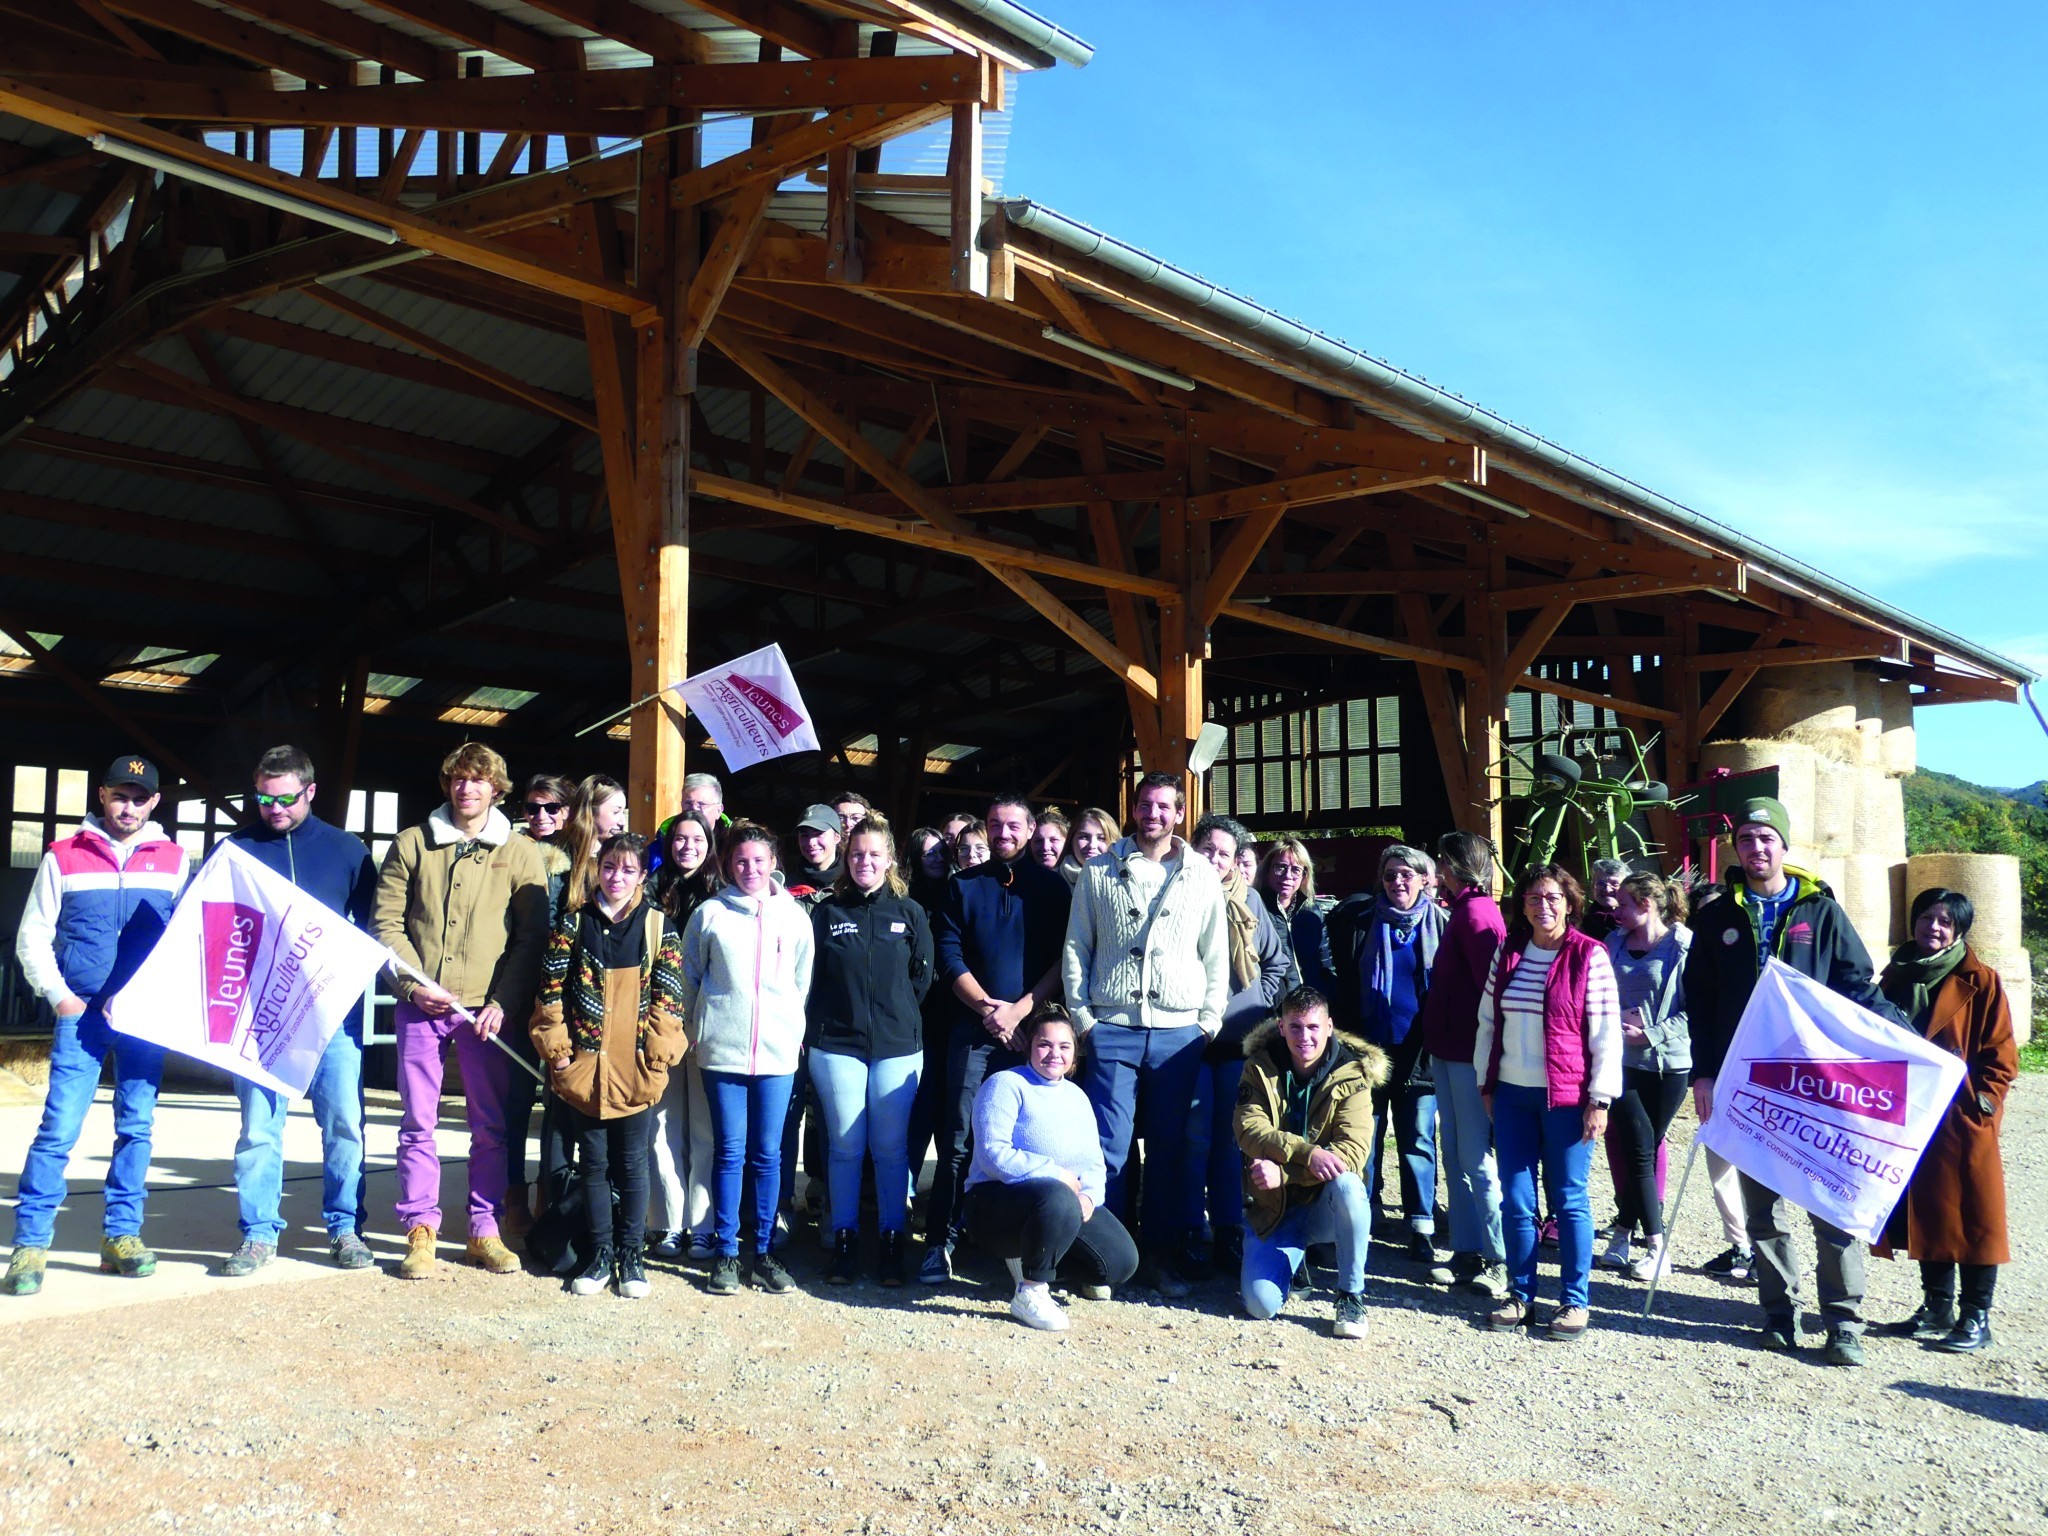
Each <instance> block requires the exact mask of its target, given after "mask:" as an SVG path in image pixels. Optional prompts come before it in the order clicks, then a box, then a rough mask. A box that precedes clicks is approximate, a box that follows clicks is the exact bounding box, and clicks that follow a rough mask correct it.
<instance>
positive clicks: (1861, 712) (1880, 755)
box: [1856, 667, 1884, 768]
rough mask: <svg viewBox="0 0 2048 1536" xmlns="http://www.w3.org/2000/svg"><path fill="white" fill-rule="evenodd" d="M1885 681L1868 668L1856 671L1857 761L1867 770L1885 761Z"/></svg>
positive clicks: (1860, 668) (1859, 668)
mask: <svg viewBox="0 0 2048 1536" xmlns="http://www.w3.org/2000/svg"><path fill="white" fill-rule="evenodd" d="M1883 692H1884V681H1883V679H1882V678H1880V677H1879V676H1878V675H1877V673H1876V672H1874V671H1872V670H1871V669H1870V668H1868V667H1858V668H1856V761H1858V762H1859V763H1861V764H1863V766H1864V767H1866V768H1876V767H1879V766H1881V765H1882V764H1883V762H1884V718H1883V716H1884V703H1883Z"/></svg>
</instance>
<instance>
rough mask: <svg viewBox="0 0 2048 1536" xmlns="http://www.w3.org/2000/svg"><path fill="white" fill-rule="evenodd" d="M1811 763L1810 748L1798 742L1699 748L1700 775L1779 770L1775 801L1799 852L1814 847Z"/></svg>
mask: <svg viewBox="0 0 2048 1536" xmlns="http://www.w3.org/2000/svg"><path fill="white" fill-rule="evenodd" d="M1813 763H1814V757H1813V748H1811V747H1809V746H1807V745H1806V744H1805V743H1804V742H1799V741H1753V740H1747V739H1745V740H1742V741H1710V742H1708V743H1707V744H1706V745H1705V746H1703V747H1701V748H1700V770H1701V772H1702V773H1709V772H1712V771H1713V770H1714V769H1716V768H1726V769H1727V770H1728V771H1729V772H1730V773H1749V772H1751V771H1753V770H1755V769H1758V768H1775V769H1777V770H1778V798H1779V799H1780V800H1782V801H1783V802H1784V804H1785V814H1786V815H1787V816H1789V817H1791V818H1792V846H1793V848H1794V849H1795V850H1800V851H1804V850H1807V849H1810V848H1811V847H1812V846H1813V841H1812V839H1813V826H1814V799H1813V797H1814V771H1813Z"/></svg>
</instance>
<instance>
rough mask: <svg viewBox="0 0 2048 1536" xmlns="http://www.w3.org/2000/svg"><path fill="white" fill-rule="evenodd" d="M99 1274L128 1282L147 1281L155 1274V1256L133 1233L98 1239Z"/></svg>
mask: <svg viewBox="0 0 2048 1536" xmlns="http://www.w3.org/2000/svg"><path fill="white" fill-rule="evenodd" d="M100 1273H101V1274H103V1275H120V1276H122V1277H123V1278H125V1279H129V1280H147V1279H148V1278H149V1277H150V1276H151V1275H153V1274H155V1273H156V1255H155V1254H153V1253H151V1252H150V1251H149V1250H148V1249H147V1248H145V1247H143V1246H142V1239H141V1238H139V1237H137V1236H136V1235H135V1234H134V1233H133V1232H124V1233H122V1234H121V1235H120V1236H119V1237H103V1238H101V1239H100Z"/></svg>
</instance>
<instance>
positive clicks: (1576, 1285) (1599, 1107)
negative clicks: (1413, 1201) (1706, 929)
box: [1472, 864, 1621, 1341]
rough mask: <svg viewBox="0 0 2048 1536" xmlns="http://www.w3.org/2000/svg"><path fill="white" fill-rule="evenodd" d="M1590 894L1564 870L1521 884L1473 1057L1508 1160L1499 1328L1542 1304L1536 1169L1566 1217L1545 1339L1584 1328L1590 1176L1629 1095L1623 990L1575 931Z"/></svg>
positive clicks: (1527, 1317)
mask: <svg viewBox="0 0 2048 1536" xmlns="http://www.w3.org/2000/svg"><path fill="white" fill-rule="evenodd" d="M1584 905H1585V896H1584V894H1583V893H1582V892H1581V890H1580V889H1579V882H1578V881H1577V880H1575V879H1573V878H1572V876H1571V875H1570V874H1569V873H1568V872H1567V871H1566V870H1565V869H1563V868H1562V867H1561V866H1559V865H1556V864H1551V865H1548V866H1544V867H1538V868H1536V869H1532V870H1530V871H1528V872H1527V873H1526V874H1524V875H1523V876H1522V878H1521V879H1520V880H1518V881H1516V882H1515V906H1516V908H1517V909H1518V910H1517V913H1516V918H1515V924H1514V926H1513V927H1512V928H1510V929H1509V930H1508V935H1507V938H1506V940H1505V941H1504V942H1503V943H1502V944H1501V947H1500V953H1499V956H1498V958H1496V959H1495V961H1494V962H1493V967H1492V974H1491V975H1490V976H1489V977H1488V978H1487V982H1486V990H1485V992H1484V993H1482V994H1481V996H1480V999H1479V1029H1478V1033H1477V1037H1476V1039H1475V1040H1474V1042H1473V1047H1472V1065H1473V1068H1474V1070H1475V1071H1476V1072H1477V1073H1478V1074H1479V1082H1480V1096H1481V1098H1482V1100H1483V1101H1484V1102H1485V1104H1486V1106H1487V1112H1488V1113H1489V1114H1491V1115H1492V1116H1493V1139H1494V1147H1495V1150H1496V1153H1497V1155H1498V1157H1499V1159H1500V1178H1501V1210H1502V1215H1503V1218H1504V1220H1503V1222H1502V1229H1503V1231H1502V1235H1503V1236H1504V1237H1505V1238H1506V1239H1507V1256H1508V1283H1509V1286H1510V1289H1509V1292H1508V1296H1507V1299H1506V1300H1505V1301H1503V1302H1502V1303H1501V1304H1500V1305H1499V1306H1498V1307H1496V1308H1495V1309H1494V1310H1493V1311H1492V1312H1491V1313H1489V1314H1488V1315H1487V1319H1486V1323H1487V1326H1488V1327H1489V1328H1493V1329H1496V1330H1499V1331H1502V1332H1505V1331H1507V1330H1509V1329H1513V1328H1519V1327H1521V1326H1522V1325H1523V1324H1525V1323H1531V1322H1533V1321H1534V1318H1535V1303H1536V1173H1537V1170H1538V1168H1539V1167H1540V1168H1541V1169H1542V1171H1543V1180H1544V1186H1545V1189H1546V1191H1547V1192H1548V1194H1549V1196H1550V1209H1551V1211H1552V1213H1553V1214H1554V1215H1555V1216H1556V1217H1557V1240H1558V1256H1557V1267H1558V1280H1559V1288H1560V1289H1561V1291H1562V1292H1563V1297H1562V1301H1561V1303H1560V1305H1559V1306H1558V1309H1557V1310H1556V1311H1555V1312H1554V1313H1552V1314H1551V1317H1550V1323H1549V1329H1548V1337H1550V1338H1552V1339H1557V1340H1561V1341H1569V1340H1573V1339H1577V1338H1579V1337H1580V1336H1582V1335H1583V1334H1584V1333H1585V1331H1586V1324H1587V1311H1586V1304H1587V1300H1588V1281H1589V1280H1590V1279H1591V1277H1592V1273H1593V1211H1592V1206H1591V1205H1590V1203H1589V1202H1588V1199H1587V1195H1586V1175H1587V1173H1588V1172H1589V1171H1590V1170H1591V1168H1592V1166H1593V1144H1594V1143H1595V1142H1597V1141H1599V1140H1600V1138H1601V1136H1602V1135H1603V1134H1604V1133H1605V1131H1606V1129H1607V1106H1608V1105H1610V1104H1612V1103H1613V1102H1614V1100H1615V1098H1616V1097H1617V1096H1618V1095H1619V1094H1620V1093H1621V998H1620V995H1619V993H1618V992H1617V991H1616V989H1615V983H1614V967H1613V966H1612V965H1611V964H1609V962H1608V959H1607V950H1606V948H1605V947H1604V946H1603V945H1602V944H1601V943H1600V941H1599V940H1598V939H1594V938H1589V937H1588V936H1587V935H1585V934H1583V933H1581V932H1580V931H1579V929H1578V926H1577V924H1578V919H1579V913H1580V911H1581V910H1582V909H1583V908H1584Z"/></svg>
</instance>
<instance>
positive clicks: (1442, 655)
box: [1217, 602, 1480, 674]
mask: <svg viewBox="0 0 2048 1536" xmlns="http://www.w3.org/2000/svg"><path fill="white" fill-rule="evenodd" d="M1217 612H1218V616H1219V617H1221V618H1226V619H1237V620H1239V621H1240V622H1242V623H1245V624H1257V625H1260V626H1261V627H1263V628H1266V629H1278V630H1284V631H1286V632H1287V633H1288V634H1291V635H1305V636H1307V637H1308V638H1309V639H1311V640H1321V641H1324V642H1326V643H1328V644H1330V645H1340V646H1343V647H1345V648H1346V649H1347V650H1353V651H1369V652H1371V653H1372V654H1373V655H1375V656H1392V657H1395V658H1397V659H1399V660H1402V661H1417V662H1423V663H1425V664H1427V665H1429V666H1432V667H1443V668H1445V669H1447V670H1449V671H1454V672H1463V673H1466V674H1472V673H1476V672H1478V671H1479V670H1480V664H1479V663H1478V662H1477V661H1475V660H1474V659H1473V658H1472V657H1470V656H1460V655H1458V654H1457V653H1456V652H1455V651H1444V650H1438V649H1435V648H1433V647H1430V646H1425V645H1410V644H1408V643H1407V642H1406V641H1403V640H1393V639H1389V638H1388V637H1387V636H1385V635H1369V634H1364V633H1362V632H1360V631H1358V630H1355V629H1340V628H1338V626H1336V625H1335V624H1322V623H1318V622H1317V621H1316V620H1314V619H1302V618H1296V617H1295V616H1294V615H1293V614H1291V613H1280V612H1277V611H1276V610H1274V609H1271V608H1263V607H1259V606H1257V605H1255V604H1252V603H1239V602H1229V603H1225V604H1224V605H1223V606H1222V608H1220V609H1219V610H1217Z"/></svg>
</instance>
